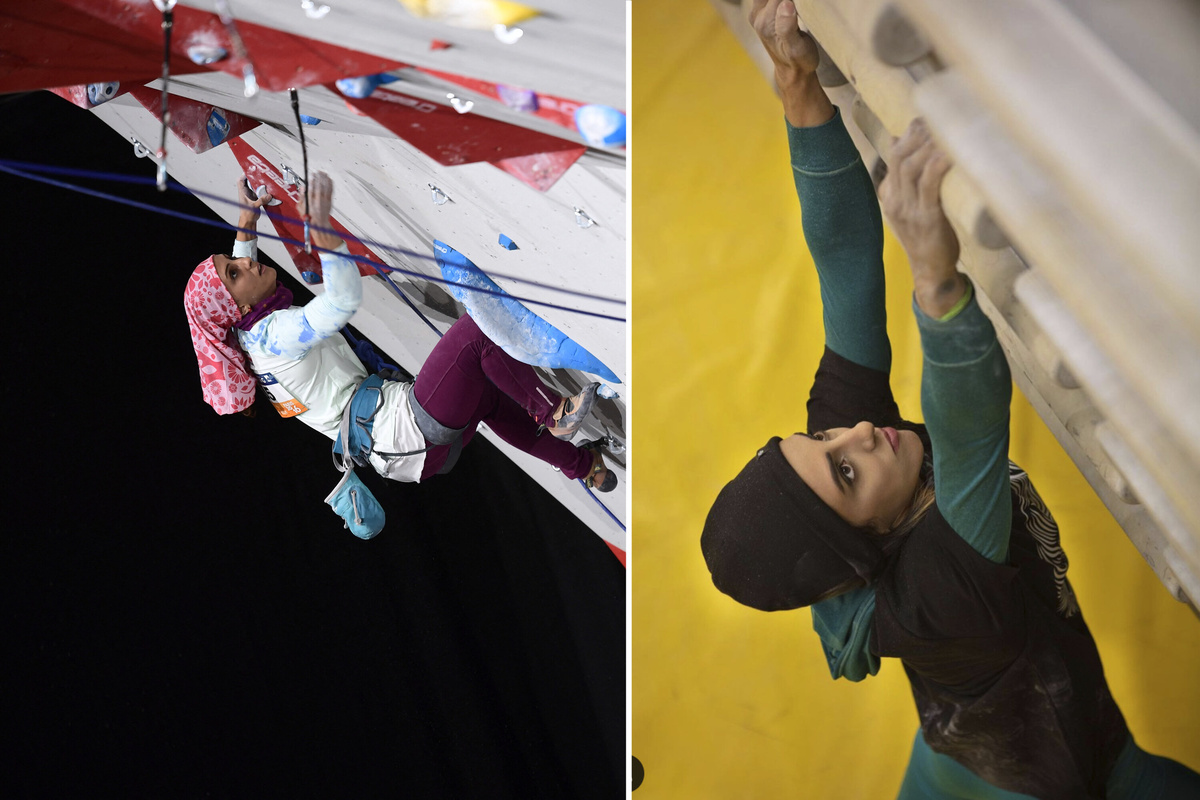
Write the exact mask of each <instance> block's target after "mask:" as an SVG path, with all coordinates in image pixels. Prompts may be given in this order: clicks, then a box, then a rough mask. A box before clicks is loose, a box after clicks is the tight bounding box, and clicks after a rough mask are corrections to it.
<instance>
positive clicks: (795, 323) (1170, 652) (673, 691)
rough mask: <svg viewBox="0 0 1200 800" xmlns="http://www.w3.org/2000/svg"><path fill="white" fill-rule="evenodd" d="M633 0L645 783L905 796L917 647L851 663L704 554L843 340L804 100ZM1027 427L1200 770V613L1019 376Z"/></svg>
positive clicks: (1157, 698)
mask: <svg viewBox="0 0 1200 800" xmlns="http://www.w3.org/2000/svg"><path fill="white" fill-rule="evenodd" d="M632 5H633V16H634V26H633V30H634V33H633V72H632V81H633V118H634V119H635V120H636V125H635V138H634V148H633V152H632V156H633V164H634V173H633V174H634V181H633V194H634V206H633V208H634V226H633V287H634V306H633V309H634V312H633V313H634V319H635V324H634V329H633V330H634V369H635V371H636V374H637V380H638V382H639V385H640V387H641V388H640V389H639V392H638V401H637V412H636V426H637V429H636V433H635V440H634V441H635V443H634V447H635V448H636V456H635V463H636V466H635V470H636V482H637V488H636V491H635V492H634V495H633V496H634V513H633V522H634V527H633V529H632V531H633V538H632V545H631V548H632V549H631V561H630V568H631V577H632V580H633V755H635V756H636V757H637V758H638V759H639V760H640V761H641V762H642V764H643V765H644V767H645V771H646V777H645V782H644V783H643V784H642V786H641V788H640V789H638V791H637V792H636V793H635V795H634V796H635V797H637V798H639V800H651V798H779V797H801V798H809V797H813V798H825V797H829V798H887V797H892V796H894V795H895V793H896V790H897V789H898V788H899V784H900V779H901V776H902V775H903V772H904V768H905V765H906V763H907V759H908V753H909V748H910V746H911V741H912V736H913V734H914V732H915V731H916V728H917V717H916V713H915V710H914V705H913V701H912V696H911V694H910V693H909V689H908V683H907V681H906V679H905V677H904V673H903V670H902V669H901V668H900V665H899V664H898V663H896V662H895V661H891V660H887V661H885V662H884V665H883V668H882V670H881V671H880V674H879V675H878V676H876V677H875V678H870V679H868V680H866V681H864V682H863V683H860V684H852V683H849V682H847V681H844V680H842V681H836V682H835V681H832V680H830V678H829V674H828V671H827V669H826V667H825V662H824V659H823V658H822V655H821V651H820V647H819V643H818V640H817V637H816V635H815V634H814V633H813V632H812V624H811V616H810V614H809V612H808V611H807V610H799V611H791V612H779V613H773V614H765V613H761V612H757V611H753V610H751V609H747V608H744V607H742V606H740V605H738V604H736V603H735V602H733V601H732V600H730V599H728V598H727V597H725V596H724V595H721V594H720V593H718V592H717V591H716V590H715V589H714V588H713V586H712V584H711V582H710V579H709V577H708V573H707V570H706V569H705V566H704V560H703V558H702V557H701V554H700V547H699V537H700V530H701V528H702V526H703V522H704V517H705V514H706V512H707V510H708V507H709V505H710V504H711V502H712V500H713V498H714V497H715V496H716V494H717V492H718V491H719V489H720V488H721V486H722V485H724V483H725V482H726V481H727V480H729V479H730V478H731V477H732V476H733V475H735V474H736V473H737V471H738V470H739V469H740V468H741V467H742V466H743V465H744V464H745V462H746V461H748V460H749V458H750V456H751V455H752V454H753V453H754V451H755V450H756V449H757V448H758V447H760V446H761V445H762V444H763V443H764V442H766V441H767V439H768V438H769V437H771V436H773V435H785V436H786V435H788V434H790V433H792V432H794V431H797V430H802V429H803V427H804V421H805V414H804V401H805V399H806V397H807V393H808V388H809V385H810V383H811V380H812V376H813V373H814V371H815V369H816V366H817V361H818V359H819V357H820V354H821V350H822V346H823V335H822V329H821V323H820V299H819V297H818V294H817V282H816V276H815V273H814V272H813V269H812V263H811V260H810V258H809V256H808V254H807V251H806V249H805V247H804V243H803V237H802V233H801V228H800V211H799V204H798V202H797V200H796V197H795V192H794V189H793V187H792V182H791V173H790V169H789V166H788V152H787V142H786V138H785V132H784V123H783V114H782V111H781V109H780V106H779V104H778V101H777V100H776V99H775V97H774V94H773V92H772V90H771V88H770V87H769V86H768V85H767V83H766V82H765V81H764V80H763V78H762V77H761V75H760V74H759V73H758V72H757V71H756V70H755V69H754V68H753V66H752V65H751V63H750V60H749V58H748V57H747V56H746V55H745V53H744V51H743V50H742V49H741V47H740V45H739V44H738V43H737V42H736V41H735V39H734V37H733V36H732V35H731V34H730V33H729V32H728V30H727V29H726V27H725V25H724V23H723V22H722V21H721V19H720V18H719V17H718V15H717V13H716V12H715V11H714V10H713V9H712V8H711V7H710V6H709V5H708V4H707V3H704V2H695V0H692V1H691V2H684V0H637V2H635V3H633V4H632ZM886 262H887V265H888V281H889V290H888V314H889V321H890V324H889V328H890V333H891V337H892V346H893V348H894V351H895V357H894V364H893V368H892V385H893V388H894V390H895V393H896V397H897V400H898V402H899V403H900V407H901V410H902V411H903V412H905V414H906V415H907V416H909V417H910V418H917V419H919V418H920V405H919V380H920V352H919V344H918V340H917V337H916V330H915V325H914V323H913V322H912V315H911V312H910V311H909V293H910V291H911V280H910V279H909V277H908V273H907V269H906V266H905V260H904V254H903V252H902V250H901V249H900V247H899V246H898V245H897V244H896V242H895V240H894V239H893V238H891V237H890V234H889V239H888V245H887V252H886ZM1012 431H1013V436H1012V457H1013V458H1014V459H1015V460H1016V461H1017V462H1018V463H1020V464H1021V465H1022V466H1023V467H1025V468H1026V470H1027V471H1028V472H1029V474H1030V476H1031V477H1032V478H1033V480H1034V483H1035V485H1036V486H1037V487H1038V489H1039V490H1040V491H1041V493H1042V495H1043V497H1044V498H1045V500H1046V502H1047V504H1048V505H1049V507H1050V509H1051V511H1052V512H1053V513H1054V514H1055V516H1056V518H1057V519H1058V522H1059V525H1060V527H1061V529H1062V538H1063V543H1064V547H1065V549H1066V551H1067V554H1068V556H1069V557H1070V560H1071V570H1070V573H1069V575H1070V577H1071V580H1072V583H1073V585H1074V587H1075V589H1076V592H1077V593H1078V596H1079V599H1080V603H1081V605H1082V608H1083V611H1084V614H1085V617H1086V619H1087V621H1088V623H1089V625H1090V626H1091V629H1092V631H1093V633H1094V635H1095V638H1096V641H1097V644H1098V645H1099V647H1100V653H1101V656H1102V657H1103V659H1104V664H1105V669H1106V673H1107V675H1108V680H1109V684H1110V686H1111V688H1112V691H1113V694H1114V696H1115V697H1116V699H1117V702H1118V703H1119V704H1120V706H1121V708H1122V710H1123V711H1124V713H1125V715H1126V718H1127V719H1128V721H1129V724H1130V727H1131V729H1132V730H1133V732H1134V735H1135V736H1136V737H1137V739H1138V741H1139V743H1140V744H1141V745H1142V746H1143V747H1145V748H1146V749H1148V750H1150V751H1151V752H1157V753H1161V754H1164V755H1169V756H1171V757H1173V758H1175V759H1177V760H1179V761H1182V762H1183V763H1185V764H1187V765H1188V766H1190V767H1192V768H1193V769H1200V714H1197V713H1196V710H1197V709H1200V680H1197V679H1196V670H1197V667H1198V666H1200V621H1197V619H1196V618H1195V617H1193V615H1192V614H1191V612H1190V611H1189V610H1188V609H1187V608H1186V607H1185V606H1183V605H1181V604H1179V603H1177V602H1176V601H1174V600H1173V599H1172V598H1171V597H1170V596H1168V594H1167V593H1166V591H1165V590H1164V589H1163V588H1162V586H1161V584H1160V583H1159V582H1158V580H1157V578H1156V577H1155V575H1154V574H1153V572H1152V571H1151V570H1150V568H1149V567H1148V566H1146V564H1145V562H1144V561H1143V560H1142V558H1141V557H1140V556H1139V555H1138V553H1137V551H1136V550H1135V549H1134V548H1133V546H1132V545H1131V544H1130V543H1129V541H1128V540H1127V539H1126V538H1125V536H1124V534H1123V533H1122V532H1121V530H1120V529H1119V528H1118V527H1117V526H1116V524H1115V523H1113V521H1112V519H1111V518H1110V516H1109V515H1108V513H1107V511H1106V510H1105V509H1104V507H1103V506H1102V505H1101V504H1100V502H1099V501H1098V500H1097V499H1096V497H1095V495H1094V494H1093V493H1092V491H1091V489H1090V488H1089V487H1088V486H1087V484H1086V483H1085V482H1084V480H1083V479H1082V478H1081V477H1080V476H1079V474H1078V473H1077V471H1076V470H1075V468H1074V466H1073V464H1072V463H1071V462H1070V460H1069V459H1068V458H1067V457H1066V456H1065V455H1064V454H1063V452H1062V450H1061V448H1060V447H1059V446H1058V444H1057V443H1056V442H1055V440H1054V438H1053V437H1052V436H1051V435H1050V433H1049V432H1048V431H1047V430H1046V428H1045V426H1044V425H1043V424H1042V422H1041V420H1040V419H1039V418H1038V417H1037V415H1036V414H1035V413H1034V412H1033V411H1032V409H1031V408H1030V407H1029V405H1028V404H1027V403H1026V402H1025V400H1024V399H1023V398H1022V397H1020V395H1019V394H1018V396H1017V398H1016V399H1015V400H1014V403H1013V425H1012Z"/></svg>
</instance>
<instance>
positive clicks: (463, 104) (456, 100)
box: [446, 92, 475, 114]
mask: <svg viewBox="0 0 1200 800" xmlns="http://www.w3.org/2000/svg"><path fill="white" fill-rule="evenodd" d="M446 99H447V100H449V101H450V105H452V106H454V110H455V111H457V112H458V113H460V114H466V113H467V112H468V111H470V110H471V109H472V108H474V107H475V101H474V100H464V99H463V98H461V97H458V96H457V95H455V94H454V93H453V92H448V93H447V94H446Z"/></svg>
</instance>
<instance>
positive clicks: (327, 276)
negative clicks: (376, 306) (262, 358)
mask: <svg viewBox="0 0 1200 800" xmlns="http://www.w3.org/2000/svg"><path fill="white" fill-rule="evenodd" d="M308 194H309V198H310V200H311V202H312V216H311V219H310V222H311V224H312V226H313V227H314V228H331V222H330V218H329V212H330V210H331V208H332V205H333V181H332V180H331V179H330V178H329V176H328V175H326V174H325V173H323V172H317V173H315V174H314V175H313V176H312V180H311V182H310V183H309V189H308ZM301 213H303V208H302V209H301ZM311 236H312V242H313V244H314V245H316V246H317V247H318V248H321V250H322V252H321V275H322V284H323V285H324V287H325V291H324V292H323V293H322V294H320V295H318V296H317V297H315V298H313V299H312V300H310V301H309V302H308V304H307V305H305V306H303V307H301V308H297V307H292V308H290V309H286V310H285V311H279V312H276V313H274V314H272V315H271V316H270V317H268V324H267V325H266V326H265V330H262V331H258V330H257V329H256V331H255V332H251V333H249V334H243V336H242V344H243V345H244V346H245V347H247V349H250V348H253V347H262V348H264V349H265V350H266V351H267V352H268V353H272V354H275V355H286V356H288V357H290V358H301V357H303V356H304V354H305V353H307V352H308V351H309V350H310V349H311V348H312V347H313V345H315V344H316V343H317V342H318V341H320V340H321V339H328V338H329V337H330V336H333V335H334V334H335V333H337V332H338V331H340V330H341V329H342V328H343V327H345V325H346V323H348V322H349V321H350V319H351V318H352V317H353V316H354V313H355V312H356V311H357V310H358V307H359V306H360V305H362V277H361V276H360V275H359V272H358V265H357V264H356V263H355V262H354V261H352V260H351V259H349V258H347V257H346V256H348V255H349V249H348V248H347V247H346V243H345V242H343V241H342V239H341V237H340V236H338V235H337V234H334V233H327V232H325V231H321V230H315V229H314V230H313V231H312V233H311Z"/></svg>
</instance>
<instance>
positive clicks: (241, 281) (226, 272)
mask: <svg viewBox="0 0 1200 800" xmlns="http://www.w3.org/2000/svg"><path fill="white" fill-rule="evenodd" d="M213 266H214V267H215V268H216V270H217V277H219V278H220V279H221V283H223V284H225V288H226V289H228V290H229V294H230V295H232V296H233V302H235V303H237V305H238V308H241V309H245V308H246V307H247V306H250V307H253V306H255V305H257V304H258V303H260V302H262V300H264V299H265V298H267V297H270V296H271V295H272V294H273V293H274V292H275V268H274V267H267V266H264V265H262V264H260V263H258V262H257V261H254V260H252V259H251V258H250V257H249V256H246V257H245V258H230V257H229V256H224V255H220V254H217V255H215V256H213Z"/></svg>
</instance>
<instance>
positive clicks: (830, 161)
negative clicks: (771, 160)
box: [784, 106, 861, 174]
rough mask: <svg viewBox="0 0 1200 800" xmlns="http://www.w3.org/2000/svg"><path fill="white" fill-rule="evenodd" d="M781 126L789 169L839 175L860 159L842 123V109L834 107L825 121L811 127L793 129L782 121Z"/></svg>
mask: <svg viewBox="0 0 1200 800" xmlns="http://www.w3.org/2000/svg"><path fill="white" fill-rule="evenodd" d="M784 123H785V124H786V125H787V131H788V147H789V149H790V150H791V154H792V168H793V169H797V170H800V171H801V172H808V173H817V174H821V173H830V172H841V171H842V170H844V169H846V168H848V167H851V166H853V165H854V164H856V163H858V161H860V160H861V157H860V156H859V154H858V148H857V147H855V146H854V142H853V140H851V139H850V134H849V133H848V132H847V131H846V124H845V123H844V122H843V121H842V110H841V109H840V108H838V107H837V106H834V107H833V116H832V117H830V119H829V120H828V121H827V122H823V123H821V124H820V125H815V126H813V127H811V128H797V127H794V126H793V125H792V124H791V123H790V122H787V120H786V119H785V120H784Z"/></svg>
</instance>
